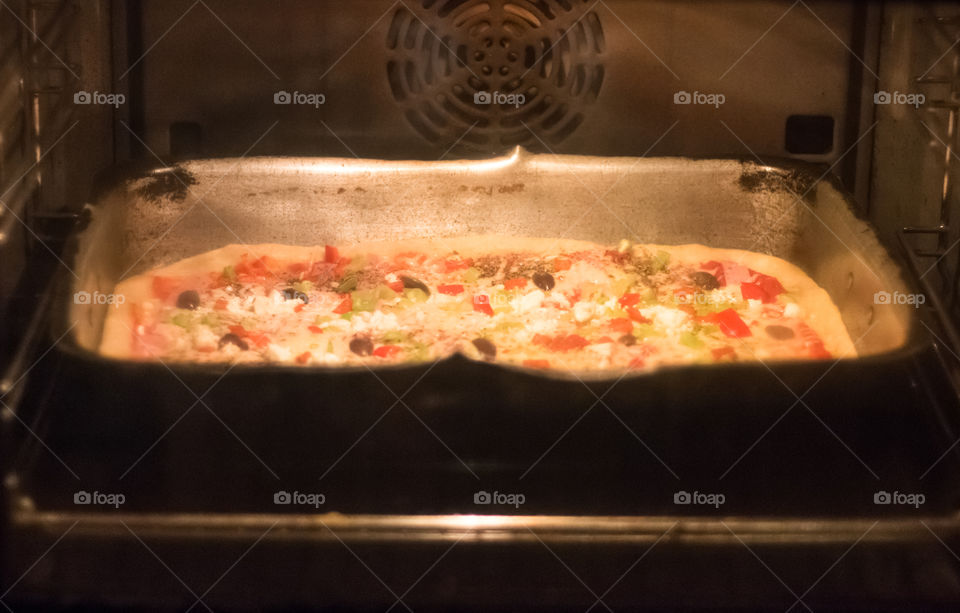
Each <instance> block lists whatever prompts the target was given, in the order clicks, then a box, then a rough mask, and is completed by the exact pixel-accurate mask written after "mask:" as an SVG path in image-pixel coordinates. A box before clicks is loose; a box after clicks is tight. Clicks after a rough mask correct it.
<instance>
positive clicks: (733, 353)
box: [710, 345, 737, 362]
mask: <svg viewBox="0 0 960 613" xmlns="http://www.w3.org/2000/svg"><path fill="white" fill-rule="evenodd" d="M710 353H712V354H713V359H714V360H715V361H717V362H719V361H720V360H722V359H723V358H725V357H729V358H731V359H733V360H736V359H737V350H736V349H734V348H733V347H731V346H729V345H726V346H724V347H716V348H714V349H711V350H710Z"/></svg>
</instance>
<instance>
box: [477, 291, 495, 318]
mask: <svg viewBox="0 0 960 613" xmlns="http://www.w3.org/2000/svg"><path fill="white" fill-rule="evenodd" d="M473 310H474V311H477V312H479V313H486V314H487V315H490V316H491V317H493V307H491V306H490V297H489V296H487V295H486V294H477V295H476V296H474V297H473Z"/></svg>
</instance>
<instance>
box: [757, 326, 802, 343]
mask: <svg viewBox="0 0 960 613" xmlns="http://www.w3.org/2000/svg"><path fill="white" fill-rule="evenodd" d="M765 330H766V332H767V334H768V335H769V336H770V338H772V339H776V340H778V341H786V340H789V339H791V338H793V337H794V336H796V333H795V332H794V331H793V328H788V327H787V326H778V325H776V324H774V325H772V326H767V327H766V328H765Z"/></svg>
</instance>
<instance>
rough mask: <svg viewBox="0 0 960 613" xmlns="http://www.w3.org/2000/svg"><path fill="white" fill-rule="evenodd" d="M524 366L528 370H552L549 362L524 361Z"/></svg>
mask: <svg viewBox="0 0 960 613" xmlns="http://www.w3.org/2000/svg"><path fill="white" fill-rule="evenodd" d="M523 365H524V366H526V367H527V368H550V362H548V361H547V360H524V361H523Z"/></svg>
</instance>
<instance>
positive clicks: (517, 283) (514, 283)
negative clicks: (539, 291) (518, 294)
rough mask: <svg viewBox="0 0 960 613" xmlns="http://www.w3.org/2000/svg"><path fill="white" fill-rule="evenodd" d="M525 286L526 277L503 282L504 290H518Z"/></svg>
mask: <svg viewBox="0 0 960 613" xmlns="http://www.w3.org/2000/svg"><path fill="white" fill-rule="evenodd" d="M526 286H527V278H526V277H518V278H516V279H507V280H506V281H504V282H503V287H504V289H520V288H524V287H526Z"/></svg>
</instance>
